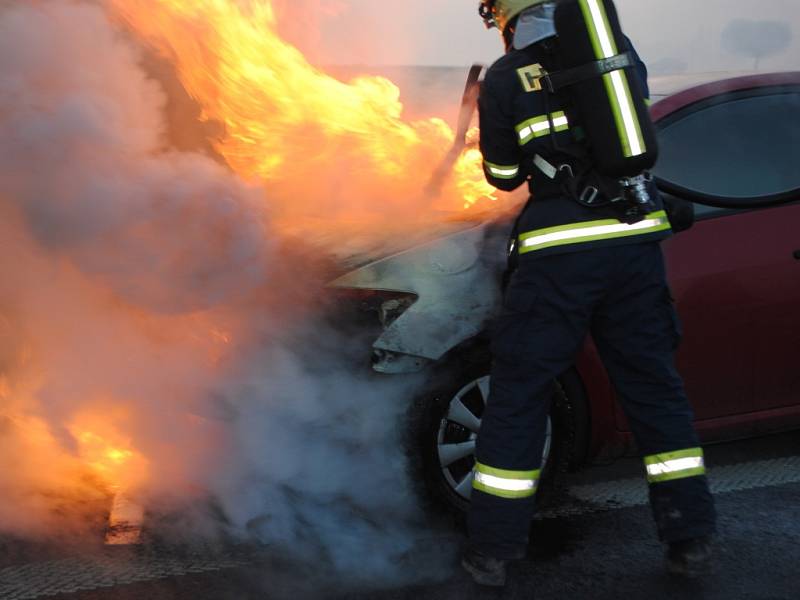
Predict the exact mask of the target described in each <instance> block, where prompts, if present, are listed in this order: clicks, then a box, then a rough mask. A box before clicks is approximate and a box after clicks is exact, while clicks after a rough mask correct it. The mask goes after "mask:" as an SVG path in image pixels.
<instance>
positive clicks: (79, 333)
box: [0, 0, 420, 580]
mask: <svg viewBox="0 0 800 600" xmlns="http://www.w3.org/2000/svg"><path fill="white" fill-rule="evenodd" d="M142 59H143V57H142V55H141V51H140V50H139V49H137V47H136V46H135V45H134V44H133V43H132V42H131V40H130V39H128V38H127V37H126V36H125V35H123V34H122V33H121V32H119V31H118V30H117V29H115V27H114V26H113V25H112V23H111V22H110V21H109V19H108V16H107V15H106V14H105V13H104V11H103V10H102V8H101V7H100V6H97V4H96V3H87V2H78V1H70V0H50V1H42V2H25V3H6V4H5V5H0V140H2V143H0V220H1V221H2V223H1V224H0V236H2V238H1V239H3V246H4V247H3V252H2V253H0V333H2V336H3V337H2V340H1V341H0V344H1V345H0V400H2V402H3V404H2V406H0V473H2V475H0V533H13V534H15V535H19V536H22V537H37V536H41V535H45V534H46V535H52V534H53V530H54V528H66V529H70V530H71V532H72V533H74V530H75V529H79V527H77V526H76V525H75V523H69V522H67V523H64V522H62V521H63V519H62V520H60V518H59V517H58V515H57V514H56V513H55V512H54V510H55V506H54V505H53V502H51V501H50V500H48V498H54V497H56V496H58V495H59V494H61V493H62V492H63V497H62V496H59V498H62V500H63V501H64V502H66V503H67V504H68V503H69V501H70V498H74V497H81V498H85V496H86V494H89V493H90V491H91V490H92V489H94V488H93V485H92V484H91V482H87V481H85V480H84V479H81V480H80V481H78V480H77V479H75V480H72V479H70V477H71V474H72V473H73V472H74V473H76V474H77V473H79V471H80V468H81V467H80V460H79V456H78V454H79V443H78V440H76V439H75V436H74V433H73V432H72V430H71V429H70V422H71V419H73V418H74V417H75V416H76V415H77V414H79V413H81V411H85V410H91V411H94V413H98V412H100V413H101V414H106V415H107V416H108V419H109V422H110V423H111V424H112V425H113V426H115V427H118V428H119V429H120V430H122V431H124V432H126V434H127V435H129V437H131V438H132V440H133V444H134V445H135V447H136V449H137V450H138V451H140V452H141V453H143V454H144V455H145V456H146V457H148V459H149V465H148V478H147V483H146V484H145V485H144V486H141V487H139V488H137V489H136V493H137V495H138V498H139V499H140V500H141V501H142V502H144V503H145V504H146V507H147V509H148V510H149V511H150V514H151V519H152V522H153V523H160V524H162V525H163V529H160V530H159V531H156V532H155V533H156V535H158V536H167V537H169V536H171V535H178V534H180V535H183V536H187V535H188V536H189V537H191V535H189V534H190V533H191V534H193V535H194V534H197V535H223V536H224V537H226V538H233V539H236V540H257V541H259V542H261V543H264V544H267V545H271V546H273V547H275V549H276V550H277V551H279V552H281V553H283V554H287V555H290V556H294V557H296V558H298V559H301V560H309V559H311V558H314V559H315V560H321V561H322V562H321V563H320V564H322V565H327V566H328V567H329V568H330V569H331V570H332V572H335V573H339V574H341V575H345V576H350V577H352V576H358V577H359V578H363V579H367V580H369V579H374V578H377V577H389V578H392V577H400V576H401V573H403V572H405V575H404V576H407V575H408V573H407V566H408V564H407V562H404V561H406V560H407V558H408V556H410V555H411V554H412V552H411V550H412V548H414V545H415V543H416V540H417V539H418V536H419V535H420V529H419V525H418V521H419V518H420V515H419V514H418V513H417V510H416V508H415V506H414V504H415V503H414V501H413V498H412V494H411V492H410V489H409V488H410V486H409V483H408V481H407V475H406V473H405V465H404V461H403V450H402V439H401V438H402V430H401V426H402V424H401V416H402V414H403V413H404V411H405V408H406V406H407V404H408V400H409V396H410V394H411V393H412V387H411V383H408V384H406V385H402V386H398V385H397V384H396V383H395V382H393V381H385V380H379V379H378V378H377V376H375V375H373V374H371V373H369V370H368V368H365V369H363V372H361V371H359V370H358V369H356V368H354V367H353V364H354V363H356V362H358V358H359V356H358V355H357V356H355V357H354V356H353V351H352V348H353V342H352V341H347V342H345V337H344V336H341V335H339V334H336V333H335V332H334V331H333V330H331V329H328V328H326V327H325V326H324V325H323V324H322V321H321V320H319V319H317V318H315V317H314V316H313V313H312V312H310V311H311V310H312V309H313V305H314V303H313V302H312V301H311V299H312V298H313V297H314V295H315V294H316V293H317V291H316V289H315V288H314V287H313V286H314V285H316V284H317V283H318V281H317V278H318V274H317V273H316V272H314V270H313V269H311V268H310V263H309V261H308V260H307V257H308V256H309V254H306V253H304V252H303V251H293V252H292V253H291V255H289V254H288V253H286V252H284V250H282V249H281V248H282V247H283V246H282V244H281V242H280V240H277V239H275V238H274V237H273V236H272V235H271V233H270V229H269V214H268V212H269V211H268V206H269V202H268V191H267V192H266V193H265V192H264V190H261V189H258V188H254V187H252V186H249V185H247V184H245V183H244V182H242V181H241V180H240V179H238V178H237V177H236V176H235V175H233V174H232V173H231V172H229V171H228V170H227V169H225V168H224V167H223V166H221V165H219V164H218V163H216V162H215V161H214V160H213V159H211V158H209V157H208V156H205V155H203V154H200V153H189V152H179V151H176V150H174V149H172V148H171V147H170V144H169V141H168V139H167V136H166V133H165V132H166V124H165V121H164V108H165V103H166V97H165V94H164V92H163V90H162V88H161V87H160V85H159V83H158V82H156V81H155V80H153V79H150V78H149V77H148V76H147V74H146V73H145V71H144V70H143V69H142V67H141V63H142ZM357 352H363V347H361V346H358V347H357ZM28 418H36V419H39V420H41V421H42V422H43V423H45V424H46V428H47V433H48V435H49V436H51V437H52V439H53V440H54V442H53V444H54V446H53V447H50V446H48V447H47V448H46V449H44V450H43V449H42V448H40V447H36V448H34V446H35V442H33V441H31V439H30V436H29V435H27V434H29V433H30V432H29V431H27V429H26V426H25V423H27V422H28V421H26V419H28ZM51 445H52V444H51ZM76 477H77V475H76ZM65 481H66V482H67V483H65ZM56 488H57V489H58V492H55V491H54V490H55V489H56ZM66 488H69V489H66ZM62 500H59V502H61V501H62ZM96 500H97V501H98V502H101V500H102V498H100V499H97V498H96ZM167 513H169V514H170V515H171V517H170V519H172V517H174V515H175V514H180V515H182V517H181V518H180V519H177V520H175V519H172V521H173V526H172V527H169V526H168V523H169V522H170V519H167V518H165V519H163V520H159V517H164V516H165V515H166V514H167ZM67 521H69V519H67ZM175 523H178V526H176V525H175Z"/></svg>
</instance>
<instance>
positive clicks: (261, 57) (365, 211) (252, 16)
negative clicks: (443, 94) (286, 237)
mask: <svg viewBox="0 0 800 600" xmlns="http://www.w3.org/2000/svg"><path fill="white" fill-rule="evenodd" d="M112 5H113V7H114V9H115V10H116V11H117V14H118V15H120V16H121V18H122V19H123V20H124V21H126V22H127V23H128V25H129V26H130V27H131V28H132V29H133V30H134V31H135V32H137V33H138V34H139V35H140V36H141V37H143V38H144V39H146V40H147V41H149V42H150V43H151V44H152V45H153V46H154V47H156V48H157V49H158V50H159V51H160V52H161V53H162V54H164V55H165V56H167V57H168V58H169V59H170V60H171V61H172V62H173V63H174V65H175V67H176V69H177V72H178V76H179V78H180V80H181V83H182V84H183V86H184V88H185V89H186V90H187V92H188V93H189V94H190V95H191V96H192V97H193V98H194V99H195V100H196V101H197V102H198V103H199V104H200V105H201V106H202V109H203V117H204V118H205V119H209V120H214V121H217V122H219V123H222V124H223V125H224V132H225V133H224V135H223V136H222V137H221V138H220V139H219V140H217V141H216V149H217V151H218V152H219V153H220V154H221V155H222V156H223V157H224V158H225V160H226V161H227V163H228V164H229V165H230V167H231V168H232V169H233V170H234V171H236V172H237V173H238V174H240V175H241V176H242V177H244V178H246V179H247V180H249V181H255V182H259V183H268V184H269V185H268V190H269V197H270V202H271V207H272V208H273V209H275V208H277V209H278V210H277V213H278V215H277V216H278V218H279V220H280V218H284V225H285V226H286V227H289V228H290V229H293V230H295V231H296V230H297V228H298V223H299V222H300V221H302V220H303V218H308V217H309V215H314V216H319V215H320V214H321V215H324V217H325V226H328V227H329V226H330V224H331V222H335V223H337V224H338V223H353V222H358V223H361V224H363V225H376V226H383V227H386V226H387V222H390V221H392V218H387V216H389V217H393V218H394V219H397V218H398V216H399V218H401V219H402V218H403V217H404V216H405V217H409V220H410V218H411V217H413V218H414V219H416V220H417V221H419V220H420V219H421V215H420V214H419V212H420V210H427V212H428V214H427V215H425V218H426V219H428V220H430V215H431V214H432V212H433V210H434V209H435V210H436V211H445V212H447V211H461V210H463V208H465V207H472V206H474V205H476V204H479V203H482V202H484V203H485V201H486V200H491V199H493V198H494V196H493V189H492V188H491V187H490V186H488V184H486V182H485V181H484V178H483V173H482V169H481V168H480V164H479V160H478V156H479V153H477V151H475V150H468V151H467V152H466V153H464V154H463V155H462V156H461V159H460V160H459V161H458V167H457V168H456V169H455V170H454V179H453V180H452V181H450V182H449V185H448V186H447V187H446V188H445V189H444V190H443V192H442V194H441V196H440V198H438V199H431V198H425V197H424V191H423V190H424V189H425V184H426V183H427V178H429V177H430V175H431V174H432V173H433V171H434V170H435V168H436V166H437V164H438V163H439V161H440V160H441V159H442V158H443V157H444V155H445V154H446V152H447V150H448V149H449V148H450V146H451V145H452V143H453V139H454V134H453V131H452V129H451V128H450V127H449V126H448V125H447V124H446V123H445V122H444V121H443V120H442V119H438V118H431V119H427V120H421V121H416V122H407V121H405V120H404V119H403V106H402V104H401V102H400V91H399V89H398V88H397V86H395V85H394V84H393V83H392V82H390V81H388V80H387V79H384V78H382V77H358V78H356V79H354V80H352V81H351V82H349V83H343V82H341V81H338V80H337V79H335V78H333V77H331V76H329V75H327V74H325V73H324V72H322V71H321V70H319V69H318V68H315V67H314V66H312V65H311V64H310V63H309V62H308V60H307V59H306V58H305V57H304V56H303V54H302V53H301V52H300V51H299V50H298V49H297V48H295V47H294V46H292V45H290V44H288V43H286V42H285V41H284V40H282V39H281V38H280V37H279V35H278V33H277V23H276V15H275V11H274V9H273V3H272V1H271V0H250V1H249V2H247V3H242V2H239V1H237V0H112ZM454 100H456V99H455V98H454ZM276 198H277V200H276ZM276 204H278V205H279V206H277V207H276V206H275V205H276ZM376 212H378V213H380V214H379V215H376V214H374V213H376ZM393 213H395V214H393ZM423 222H424V221H423ZM306 225H307V224H306ZM395 225H396V222H395ZM418 225H419V223H415V226H418ZM301 229H303V228H302V227H301Z"/></svg>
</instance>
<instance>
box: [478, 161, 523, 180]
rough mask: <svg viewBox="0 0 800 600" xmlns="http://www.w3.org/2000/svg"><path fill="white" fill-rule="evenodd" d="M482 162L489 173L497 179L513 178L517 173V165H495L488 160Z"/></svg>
mask: <svg viewBox="0 0 800 600" xmlns="http://www.w3.org/2000/svg"><path fill="white" fill-rule="evenodd" d="M484 164H485V165H486V168H487V169H488V170H489V173H491V174H492V175H493V176H494V177H497V178H498V179H514V177H516V176H517V175H518V174H519V165H512V166H506V165H495V164H492V163H490V162H488V161H484Z"/></svg>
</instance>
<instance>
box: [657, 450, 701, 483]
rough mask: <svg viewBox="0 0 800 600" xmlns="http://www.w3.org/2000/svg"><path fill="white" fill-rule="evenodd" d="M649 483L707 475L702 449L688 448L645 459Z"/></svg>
mask: <svg viewBox="0 0 800 600" xmlns="http://www.w3.org/2000/svg"><path fill="white" fill-rule="evenodd" d="M644 464H645V467H646V468H647V481H648V483H661V482H663V481H672V480H675V479H685V478H686V477H697V476H698V475H705V474H706V464H705V460H704V458H703V449H702V448H687V449H686V450H676V451H675V452H662V453H660V454H651V455H650V456H645V457H644Z"/></svg>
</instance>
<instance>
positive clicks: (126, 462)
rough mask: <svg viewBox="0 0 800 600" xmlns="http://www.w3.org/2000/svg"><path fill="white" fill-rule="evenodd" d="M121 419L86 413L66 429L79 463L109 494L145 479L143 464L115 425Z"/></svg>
mask: <svg viewBox="0 0 800 600" xmlns="http://www.w3.org/2000/svg"><path fill="white" fill-rule="evenodd" d="M123 416H124V415H122V414H120V413H119V411H117V414H108V413H107V412H97V413H91V412H87V413H84V414H82V415H80V416H79V417H78V418H76V419H75V421H74V423H73V425H72V426H71V427H70V428H69V429H70V432H71V433H72V435H73V436H74V437H75V439H76V441H77V442H78V455H79V457H80V460H81V461H82V462H83V463H84V464H85V465H86V466H87V467H89V468H90V469H91V470H92V471H93V472H94V474H95V475H96V476H97V477H99V478H100V480H101V481H102V482H103V483H104V484H105V485H106V486H108V487H109V489H111V490H115V491H116V490H120V489H124V490H126V489H130V488H131V487H133V486H136V485H138V484H140V483H142V481H144V479H145V478H146V474H147V461H146V459H145V458H144V457H143V456H142V455H141V454H139V453H138V452H137V451H136V449H135V448H134V447H133V443H132V440H131V439H130V438H128V437H127V436H126V435H124V434H123V433H121V431H120V429H119V428H118V427H117V426H116V424H115V422H116V421H120V420H124V419H122V418H121V417H123Z"/></svg>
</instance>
